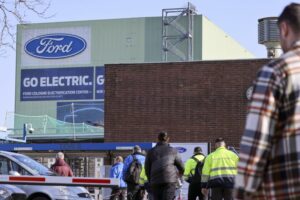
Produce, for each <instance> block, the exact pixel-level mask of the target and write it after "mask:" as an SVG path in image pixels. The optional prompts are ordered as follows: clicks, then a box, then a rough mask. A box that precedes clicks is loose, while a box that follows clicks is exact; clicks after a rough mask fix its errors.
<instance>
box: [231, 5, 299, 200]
mask: <svg viewBox="0 0 300 200" xmlns="http://www.w3.org/2000/svg"><path fill="white" fill-rule="evenodd" d="M278 26H279V31H280V42H281V46H282V50H283V52H284V54H283V55H282V56H281V57H280V58H277V59H275V60H273V61H271V62H270V63H269V64H267V65H265V66H263V67H262V69H261V70H260V71H259V73H258V75H257V78H256V80H255V82H254V90H253V94H252V97H251V102H250V104H249V107H248V115H247V121H246V127H245V131H244V135H243V137H242V140H241V145H240V153H239V157H240V160H239V163H238V174H237V176H236V178H235V189H236V190H235V198H236V199H267V200H293V199H295V200H296V199H297V200H298V199H300V4H297V3H291V4H290V5H288V6H286V7H285V8H284V10H283V12H282V13H281V15H280V16H279V18H278Z"/></svg>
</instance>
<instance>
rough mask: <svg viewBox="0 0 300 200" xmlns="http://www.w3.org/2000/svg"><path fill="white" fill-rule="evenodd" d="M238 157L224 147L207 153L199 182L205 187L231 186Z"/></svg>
mask: <svg viewBox="0 0 300 200" xmlns="http://www.w3.org/2000/svg"><path fill="white" fill-rule="evenodd" d="M238 160H239V157H238V156H237V155H236V154H235V153H233V152H232V151H229V150H227V149H226V148H225V147H219V148H217V149H216V150H215V151H214V152H212V153H211V154H209V155H208V156H207V157H206V159H205V162H204V166H203V169H202V176H201V182H202V183H203V185H204V186H205V185H206V187H228V188H231V187H233V180H234V177H235V175H236V174H237V163H238Z"/></svg>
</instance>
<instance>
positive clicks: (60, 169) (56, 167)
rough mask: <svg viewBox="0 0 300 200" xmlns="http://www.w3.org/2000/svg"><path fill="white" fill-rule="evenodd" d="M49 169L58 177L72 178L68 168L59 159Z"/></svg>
mask: <svg viewBox="0 0 300 200" xmlns="http://www.w3.org/2000/svg"><path fill="white" fill-rule="evenodd" d="M51 169H52V170H53V171H54V172H56V173H57V174H58V175H60V176H73V172H72V169H71V168H70V166H69V165H68V164H67V163H66V162H65V161H64V160H63V159H60V158H57V159H56V161H55V163H54V164H53V165H52V166H51Z"/></svg>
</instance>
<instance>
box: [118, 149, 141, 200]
mask: <svg viewBox="0 0 300 200" xmlns="http://www.w3.org/2000/svg"><path fill="white" fill-rule="evenodd" d="M134 158H136V159H137V160H138V161H139V162H140V163H141V164H142V166H143V167H144V165H145V155H144V154H143V153H142V149H141V147H140V146H138V145H136V146H134V148H133V153H132V154H130V155H129V156H127V157H126V158H125V160H124V167H123V177H125V174H126V172H127V170H128V168H129V167H130V164H131V163H132V161H133V160H134ZM143 195H144V191H143V188H142V186H141V185H139V184H132V183H127V199H128V200H140V199H142V198H143V197H142V196H143Z"/></svg>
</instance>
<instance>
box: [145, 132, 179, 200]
mask: <svg viewBox="0 0 300 200" xmlns="http://www.w3.org/2000/svg"><path fill="white" fill-rule="evenodd" d="M168 142H169V136H168V134H167V132H160V133H159V134H158V142H157V144H156V146H155V147H153V148H152V149H150V150H149V151H148V153H147V156H146V161H145V172H146V175H147V177H148V181H149V183H150V187H151V193H152V197H153V199H154V200H173V199H174V198H175V190H176V185H177V181H178V178H179V177H178V175H179V176H182V175H183V172H184V165H183V163H182V160H181V157H180V155H179V153H178V151H177V150H176V149H175V148H173V147H171V146H170V145H169V143H168Z"/></svg>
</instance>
